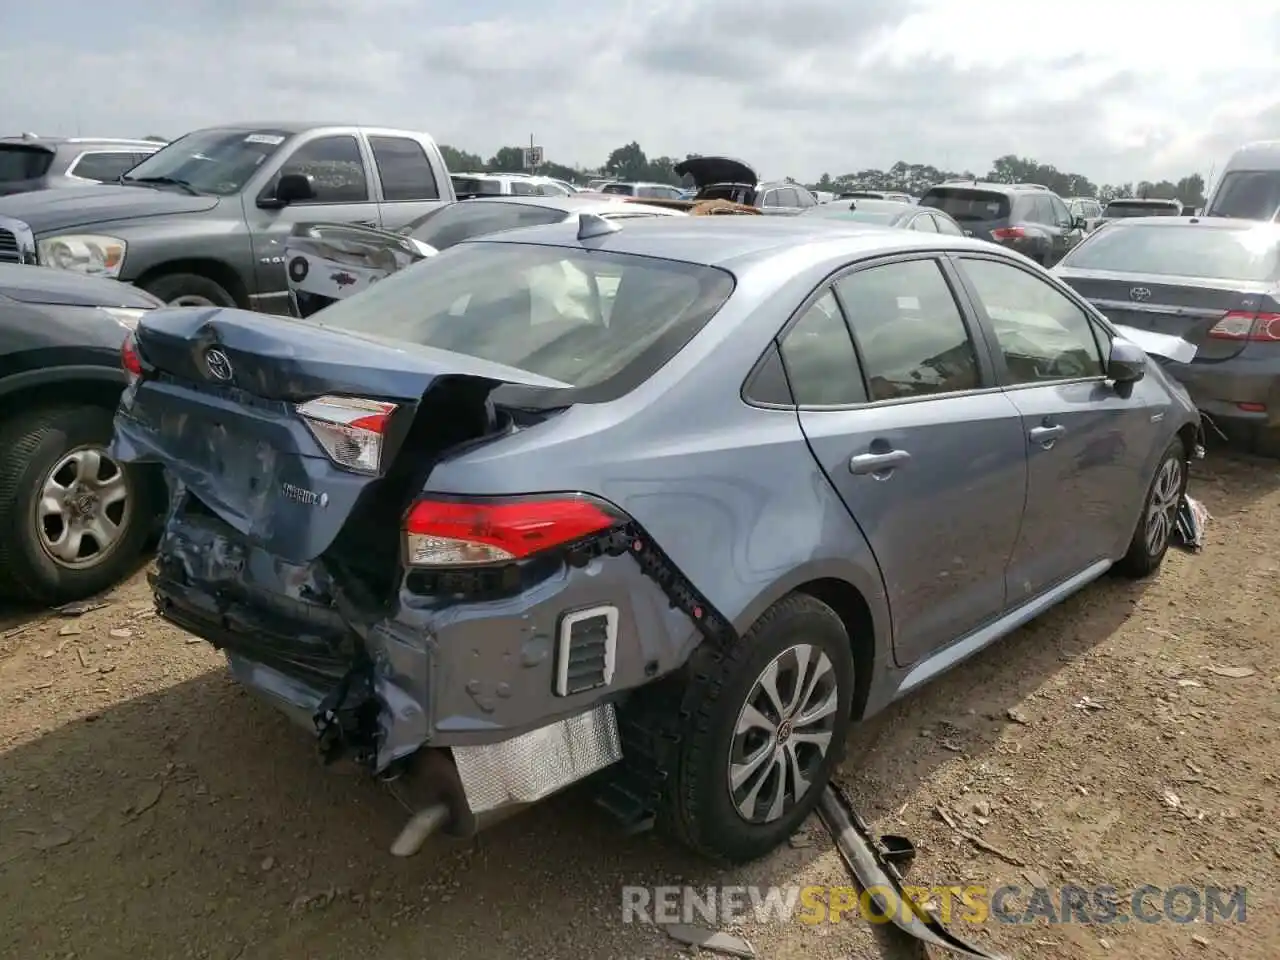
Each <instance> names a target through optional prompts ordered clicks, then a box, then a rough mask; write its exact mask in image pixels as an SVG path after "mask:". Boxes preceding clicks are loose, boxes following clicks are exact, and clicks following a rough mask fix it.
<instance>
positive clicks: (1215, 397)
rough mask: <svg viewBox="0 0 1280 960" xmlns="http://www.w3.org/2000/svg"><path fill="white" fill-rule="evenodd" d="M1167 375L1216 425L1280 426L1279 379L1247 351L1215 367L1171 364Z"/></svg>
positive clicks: (1261, 361)
mask: <svg viewBox="0 0 1280 960" xmlns="http://www.w3.org/2000/svg"><path fill="white" fill-rule="evenodd" d="M1170 372H1171V373H1172V374H1173V375H1174V376H1175V377H1176V378H1177V379H1178V380H1180V381H1181V382H1182V383H1183V384H1184V385H1185V386H1186V388H1187V392H1188V393H1190V394H1191V398H1192V399H1193V400H1194V401H1195V404H1196V406H1197V407H1199V408H1200V409H1201V410H1203V411H1204V412H1205V413H1207V414H1208V415H1209V417H1210V419H1212V420H1214V421H1215V422H1224V421H1225V422H1231V421H1235V422H1238V423H1241V424H1250V425H1256V426H1269V427H1274V426H1280V378H1277V377H1276V373H1275V368H1274V365H1273V364H1272V363H1270V362H1269V361H1267V360H1259V359H1256V358H1253V357H1250V356H1249V351H1248V350H1246V351H1245V353H1243V354H1241V355H1239V356H1237V357H1234V358H1232V359H1230V360H1222V361H1220V362H1216V363H1209V362H1204V361H1201V362H1198V363H1184V364H1174V365H1172V366H1171V367H1170Z"/></svg>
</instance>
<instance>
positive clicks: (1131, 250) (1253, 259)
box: [1061, 223, 1280, 280]
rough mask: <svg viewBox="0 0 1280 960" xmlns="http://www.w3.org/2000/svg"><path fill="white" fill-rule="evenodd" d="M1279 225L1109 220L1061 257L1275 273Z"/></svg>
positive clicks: (1071, 263)
mask: <svg viewBox="0 0 1280 960" xmlns="http://www.w3.org/2000/svg"><path fill="white" fill-rule="evenodd" d="M1278 242H1280V230H1277V229H1276V228H1275V227H1272V226H1271V225H1270V224H1266V225H1259V226H1257V227H1252V228H1250V227H1241V228H1239V229H1222V228H1216V227H1210V226H1196V225H1187V224H1183V223H1170V224H1167V225H1166V224H1156V223H1132V224H1113V225H1111V226H1110V227H1108V228H1107V229H1105V230H1099V231H1097V232H1095V233H1094V234H1093V235H1092V236H1090V237H1089V239H1088V240H1086V241H1085V242H1084V243H1082V244H1080V245H1079V246H1078V247H1076V249H1075V250H1074V251H1072V252H1071V253H1069V254H1067V256H1066V257H1065V258H1064V259H1063V260H1062V264H1061V265H1062V266H1063V267H1069V268H1071V269H1075V270H1109V271H1113V272H1116V273H1149V274H1156V275H1164V276H1178V277H1204V278H1212V279H1219V280H1270V279H1272V278H1273V277H1275V276H1276V266H1277V258H1276V251H1277V243H1278Z"/></svg>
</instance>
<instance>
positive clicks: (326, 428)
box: [297, 397, 396, 473]
mask: <svg viewBox="0 0 1280 960" xmlns="http://www.w3.org/2000/svg"><path fill="white" fill-rule="evenodd" d="M395 409H396V405H395V404H394V403H384V402H383V401H381V400H362V399H360V398H359V397H318V398H317V399H315V400H308V401H307V402H306V403H300V404H298V406H297V410H298V415H299V416H300V417H302V422H303V423H305V424H306V425H307V427H308V428H309V429H310V430H311V433H312V435H313V436H314V437H315V438H316V440H318V441H319V442H320V446H322V447H324V452H325V453H327V454H328V455H329V459H330V460H332V461H333V462H334V463H336V464H337V465H338V466H340V467H344V468H346V469H347V470H354V471H356V472H358V473H377V472H378V471H379V470H380V469H381V468H382V449H383V441H384V440H385V437H386V432H387V424H388V423H389V422H390V419H391V414H392V413H394V412H395Z"/></svg>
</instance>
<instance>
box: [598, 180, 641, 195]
mask: <svg viewBox="0 0 1280 960" xmlns="http://www.w3.org/2000/svg"><path fill="white" fill-rule="evenodd" d="M633 190H635V187H634V186H632V185H631V184H629V183H606V184H605V185H604V186H603V187H601V188H600V192H601V193H625V194H626V195H627V196H631V193H632V191H633Z"/></svg>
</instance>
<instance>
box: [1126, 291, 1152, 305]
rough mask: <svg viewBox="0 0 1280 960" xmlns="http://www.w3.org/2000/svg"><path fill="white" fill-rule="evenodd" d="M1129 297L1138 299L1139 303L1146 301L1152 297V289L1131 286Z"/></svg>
mask: <svg viewBox="0 0 1280 960" xmlns="http://www.w3.org/2000/svg"><path fill="white" fill-rule="evenodd" d="M1129 299H1130V300H1136V301H1138V303H1146V302H1147V301H1148V300H1150V299H1151V291H1150V290H1148V289H1147V288H1146V287H1130V288H1129Z"/></svg>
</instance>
